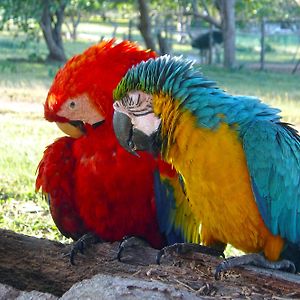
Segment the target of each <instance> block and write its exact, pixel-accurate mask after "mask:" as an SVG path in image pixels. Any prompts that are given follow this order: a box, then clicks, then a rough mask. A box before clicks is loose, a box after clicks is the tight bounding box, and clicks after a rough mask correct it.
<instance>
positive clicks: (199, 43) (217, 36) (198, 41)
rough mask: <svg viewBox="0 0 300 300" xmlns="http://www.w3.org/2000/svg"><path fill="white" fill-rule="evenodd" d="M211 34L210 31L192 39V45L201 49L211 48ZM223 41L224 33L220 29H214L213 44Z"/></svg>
mask: <svg viewBox="0 0 300 300" xmlns="http://www.w3.org/2000/svg"><path fill="white" fill-rule="evenodd" d="M209 35H210V32H209V31H208V32H206V33H204V34H200V35H199V36H198V37H196V38H195V39H193V40H192V47H193V48H197V49H199V50H205V49H209ZM221 43H223V35H222V32H221V31H219V30H213V32H212V46H213V45H215V44H221Z"/></svg>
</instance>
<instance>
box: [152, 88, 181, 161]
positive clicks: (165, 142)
mask: <svg viewBox="0 0 300 300" xmlns="http://www.w3.org/2000/svg"><path fill="white" fill-rule="evenodd" d="M179 104H180V103H179V102H177V101H174V100H173V99H172V98H171V97H169V96H166V95H163V94H158V95H154V96H153V108H154V113H155V114H156V115H157V116H159V117H160V119H161V127H160V136H161V155H162V157H163V158H166V157H167V156H168V149H170V146H171V144H172V140H173V134H174V129H175V128H176V124H177V123H178V122H179V119H180V117H181V115H182V112H181V111H180V109H179Z"/></svg>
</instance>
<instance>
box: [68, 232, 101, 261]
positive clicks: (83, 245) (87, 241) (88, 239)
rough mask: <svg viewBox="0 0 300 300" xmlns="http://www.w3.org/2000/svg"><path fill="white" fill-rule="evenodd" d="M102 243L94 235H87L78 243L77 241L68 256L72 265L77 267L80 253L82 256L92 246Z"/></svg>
mask: <svg viewBox="0 0 300 300" xmlns="http://www.w3.org/2000/svg"><path fill="white" fill-rule="evenodd" d="M99 242H102V240H101V239H100V238H99V237H97V236H96V235H94V234H93V233H90V232H89V233H86V234H84V235H83V236H82V237H81V238H79V239H78V240H77V241H75V242H74V243H73V245H72V248H71V252H70V253H69V254H68V256H69V257H70V263H71V264H72V265H75V256H76V255H77V253H78V252H80V253H81V254H83V253H84V250H86V249H87V248H89V247H90V246H91V245H92V244H96V243H99Z"/></svg>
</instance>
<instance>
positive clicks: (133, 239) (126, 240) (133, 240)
mask: <svg viewBox="0 0 300 300" xmlns="http://www.w3.org/2000/svg"><path fill="white" fill-rule="evenodd" d="M140 245H148V243H147V241H145V240H144V239H143V238H140V237H137V236H133V235H126V236H124V237H123V239H122V241H121V242H120V244H119V250H118V253H117V259H118V261H119V262H121V259H122V254H123V252H124V250H125V249H126V248H130V247H136V246H140Z"/></svg>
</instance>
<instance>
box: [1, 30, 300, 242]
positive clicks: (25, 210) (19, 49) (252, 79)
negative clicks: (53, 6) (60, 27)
mask: <svg viewBox="0 0 300 300" xmlns="http://www.w3.org/2000/svg"><path fill="white" fill-rule="evenodd" d="M81 26H82V28H81V31H80V33H81V34H91V33H93V32H94V33H95V34H98V32H99V28H98V27H97V26H98V25H97V24H95V25H93V26H91V27H87V26H86V24H82V25H81ZM101 28H102V29H101V30H102V31H101V33H100V35H101V34H103V35H105V34H108V35H109V34H111V31H112V28H111V27H109V26H106V27H103V26H102V27H101ZM125 32H126V27H124V26H123V27H121V28H120V30H119V32H118V35H119V36H120V37H122V34H124V33H125ZM135 34H136V33H135ZM23 40H24V37H22V36H21V37H20V38H19V39H18V40H16V39H12V38H11V37H10V36H8V34H7V33H0V128H1V130H0V139H1V141H2V142H1V144H0V182H1V185H0V227H1V228H6V229H12V230H14V231H17V232H22V233H25V234H29V235H34V236H38V237H47V238H50V239H58V240H64V241H65V239H64V238H63V237H62V236H61V235H60V234H59V233H58V231H57V229H56V227H55V225H54V223H53V221H52V219H51V217H50V215H49V212H48V207H47V203H46V201H45V200H44V199H43V198H42V196H41V195H40V194H39V193H38V194H37V193H35V189H34V182H35V176H36V175H35V172H36V168H37V165H38V163H39V161H40V159H41V157H42V154H43V150H44V149H45V147H46V146H47V145H48V144H50V143H52V142H53V141H54V139H56V138H58V137H59V136H61V132H60V131H59V130H58V129H57V128H56V126H55V124H51V123H48V122H46V121H45V120H44V119H43V106H42V104H43V102H44V100H45V98H46V95H47V90H48V88H49V86H50V84H51V81H52V79H53V77H54V75H55V73H56V71H57V69H58V68H59V66H58V65H52V64H45V63H43V62H41V61H40V58H44V57H45V56H46V53H47V51H46V48H45V46H44V45H43V43H40V45H39V46H37V45H36V44H34V43H29V44H24V43H23ZM92 43H93V41H92V40H86V41H84V40H79V41H78V42H76V43H73V42H66V43H65V48H66V53H67V55H68V56H69V57H70V56H71V55H74V54H75V53H79V52H82V51H83V50H84V49H85V48H87V47H88V46H89V45H91V44H92ZM247 43H248V42H247ZM247 43H246V42H245V44H244V47H248V46H249V43H248V44H247ZM175 49H176V53H177V54H180V53H183V54H184V55H190V54H191V55H195V54H196V53H197V52H196V51H195V50H193V49H192V48H191V47H190V46H188V45H176V47H175ZM250 52H251V51H250ZM28 57H30V58H31V60H28ZM202 70H203V72H204V74H205V75H206V77H209V78H211V79H214V80H215V81H216V82H217V83H218V85H219V86H220V87H222V88H224V89H225V90H227V91H228V92H229V93H232V94H248V95H253V96H257V97H259V98H261V99H262V100H263V101H265V102H268V103H270V104H271V105H273V106H276V107H279V108H281V109H282V115H283V116H284V120H285V121H287V122H292V123H295V124H298V125H300V89H299V75H290V74H285V73H272V72H258V71H251V70H246V69H241V70H236V71H231V72H229V71H225V70H223V69H221V68H217V67H207V66H204V67H203V68H202Z"/></svg>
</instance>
